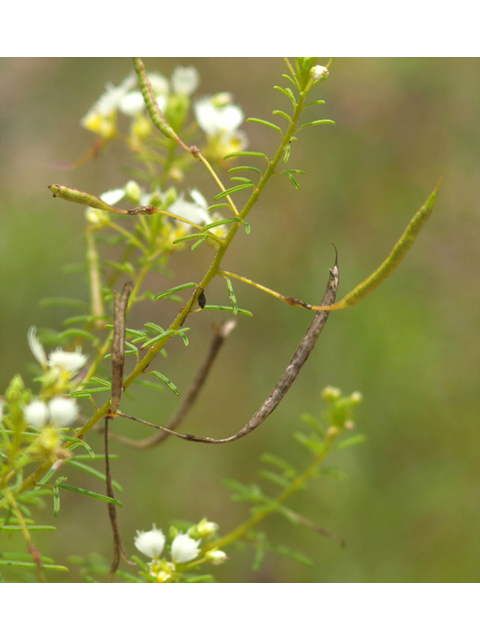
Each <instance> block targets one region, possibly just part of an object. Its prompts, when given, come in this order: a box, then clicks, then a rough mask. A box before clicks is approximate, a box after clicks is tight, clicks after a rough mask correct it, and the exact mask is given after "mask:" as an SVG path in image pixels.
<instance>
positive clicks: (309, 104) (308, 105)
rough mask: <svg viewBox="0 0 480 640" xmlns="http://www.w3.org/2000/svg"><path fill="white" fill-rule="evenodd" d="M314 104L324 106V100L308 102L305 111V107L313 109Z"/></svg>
mask: <svg viewBox="0 0 480 640" xmlns="http://www.w3.org/2000/svg"><path fill="white" fill-rule="evenodd" d="M314 104H325V100H314V101H313V102H309V103H308V104H306V105H305V109H306V108H307V107H313V105H314Z"/></svg>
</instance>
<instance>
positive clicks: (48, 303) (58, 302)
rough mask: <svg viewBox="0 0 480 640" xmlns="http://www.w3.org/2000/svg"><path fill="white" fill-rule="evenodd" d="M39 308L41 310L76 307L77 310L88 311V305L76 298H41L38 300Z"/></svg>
mask: <svg viewBox="0 0 480 640" xmlns="http://www.w3.org/2000/svg"><path fill="white" fill-rule="evenodd" d="M39 304H40V306H41V307H42V308H43V309H46V308H47V307H77V308H79V309H88V305H87V304H85V302H84V301H83V300H77V299H76V298H43V299H42V300H40V303H39Z"/></svg>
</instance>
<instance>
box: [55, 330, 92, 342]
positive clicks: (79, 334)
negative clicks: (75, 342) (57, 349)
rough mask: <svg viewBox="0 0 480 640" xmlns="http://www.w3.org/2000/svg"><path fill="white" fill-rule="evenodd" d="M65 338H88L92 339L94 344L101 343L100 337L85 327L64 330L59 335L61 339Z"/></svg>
mask: <svg viewBox="0 0 480 640" xmlns="http://www.w3.org/2000/svg"><path fill="white" fill-rule="evenodd" d="M63 338H85V339H86V340H91V341H92V343H93V345H94V346H96V345H98V343H99V339H98V338H97V337H96V336H94V335H93V334H92V333H90V332H89V331H84V330H83V329H67V331H63V332H62V333H60V334H59V335H58V339H59V340H62V339H63Z"/></svg>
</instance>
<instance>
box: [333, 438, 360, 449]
mask: <svg viewBox="0 0 480 640" xmlns="http://www.w3.org/2000/svg"><path fill="white" fill-rule="evenodd" d="M366 439H367V438H366V437H365V436H363V435H358V436H352V437H351V438H348V439H347V440H342V442H340V443H339V444H337V447H336V448H337V449H346V448H347V447H353V446H354V445H356V444H360V443H361V442H365V440H366Z"/></svg>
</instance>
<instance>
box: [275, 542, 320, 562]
mask: <svg viewBox="0 0 480 640" xmlns="http://www.w3.org/2000/svg"><path fill="white" fill-rule="evenodd" d="M265 546H266V548H267V549H268V550H269V551H274V552H275V553H279V554H281V555H282V556H287V557H289V558H293V560H297V561H298V562H301V563H302V564H306V565H307V566H308V567H312V568H315V563H314V562H312V560H310V558H308V557H307V556H305V555H304V554H303V553H299V552H298V551H293V550H292V549H289V548H288V547H284V546H283V545H279V544H272V543H271V542H267V543H266V544H265Z"/></svg>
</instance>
